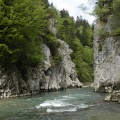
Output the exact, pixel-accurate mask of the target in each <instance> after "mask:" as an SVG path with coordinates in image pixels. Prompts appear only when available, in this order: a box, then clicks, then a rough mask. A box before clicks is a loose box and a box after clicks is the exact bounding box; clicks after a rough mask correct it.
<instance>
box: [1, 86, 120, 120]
mask: <svg viewBox="0 0 120 120" xmlns="http://www.w3.org/2000/svg"><path fill="white" fill-rule="evenodd" d="M105 96H106V94H104V93H96V92H93V89H92V88H91V87H83V88H78V89H67V90H66V91H57V92H45V93H40V94H38V95H34V96H33V97H30V96H23V97H20V98H16V99H1V100H0V111H1V112H0V120H103V119H105V120H119V119H120V114H119V113H120V106H119V104H117V103H114V102H112V103H111V102H104V101H103V98H104V97H105ZM11 108H12V109H11Z"/></svg>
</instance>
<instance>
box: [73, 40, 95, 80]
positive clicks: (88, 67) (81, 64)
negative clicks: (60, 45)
mask: <svg viewBox="0 0 120 120" xmlns="http://www.w3.org/2000/svg"><path fill="white" fill-rule="evenodd" d="M73 46H74V52H73V53H72V58H73V61H74V63H75V64H76V68H77V74H78V78H79V79H80V81H82V82H92V81H93V49H91V48H89V47H88V46H86V47H83V46H82V44H81V42H80V40H79V39H77V38H76V39H75V40H74V42H73Z"/></svg>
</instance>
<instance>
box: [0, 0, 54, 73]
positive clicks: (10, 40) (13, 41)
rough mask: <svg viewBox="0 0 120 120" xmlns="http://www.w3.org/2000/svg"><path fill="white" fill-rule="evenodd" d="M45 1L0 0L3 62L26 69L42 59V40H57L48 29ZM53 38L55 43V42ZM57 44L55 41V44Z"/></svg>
mask: <svg viewBox="0 0 120 120" xmlns="http://www.w3.org/2000/svg"><path fill="white" fill-rule="evenodd" d="M47 7H48V2H47V1H46V0H22V1H19V0H12V1H9V2H8V1H5V0H0V65H1V66H2V67H4V68H6V69H9V68H10V69H12V66H16V67H17V68H18V69H20V70H21V71H25V69H26V68H28V67H29V66H36V65H38V64H39V63H40V62H41V61H42V59H43V54H42V49H41V47H40V45H41V43H42V42H44V41H45V38H47V40H48V43H51V44H52V43H53V44H55V43H56V39H55V37H53V35H52V34H51V33H50V31H49V21H48V17H49V13H48V11H47V10H48V9H47ZM53 41H54V42H53ZM55 45H56V44H55Z"/></svg>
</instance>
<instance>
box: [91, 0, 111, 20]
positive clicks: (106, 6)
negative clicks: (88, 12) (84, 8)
mask: <svg viewBox="0 0 120 120" xmlns="http://www.w3.org/2000/svg"><path fill="white" fill-rule="evenodd" d="M112 3H113V0H97V2H96V6H95V9H94V12H93V14H94V15H95V16H96V17H98V19H99V20H100V21H102V22H107V17H108V15H111V14H112V12H113V9H112Z"/></svg>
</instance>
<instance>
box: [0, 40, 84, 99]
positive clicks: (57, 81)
mask: <svg viewBox="0 0 120 120" xmlns="http://www.w3.org/2000/svg"><path fill="white" fill-rule="evenodd" d="M58 42H59V43H60V47H59V48H58V50H59V53H60V55H61V57H62V59H61V61H60V62H59V63H58V64H57V65H54V66H52V65H51V60H50V59H51V51H50V49H49V48H48V47H47V46H46V45H45V44H43V45H42V48H43V53H44V54H45V60H44V62H43V64H41V65H39V66H38V67H36V68H32V67H30V68H29V70H28V72H27V74H26V76H27V79H24V78H23V77H22V75H21V72H20V71H19V70H17V69H15V71H14V72H13V71H7V72H6V71H4V70H3V69H2V68H1V69H0V98H3V97H14V96H22V95H32V94H37V93H39V92H44V91H56V90H64V89H67V88H69V87H70V88H71V87H81V86H82V84H81V83H80V81H79V80H78V78H77V73H76V67H75V64H74V63H73V62H72V60H71V57H70V54H71V53H72V50H71V49H70V48H69V46H68V44H67V43H65V42H64V41H62V40H58Z"/></svg>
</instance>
